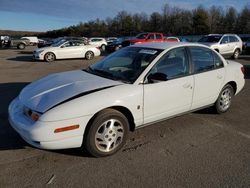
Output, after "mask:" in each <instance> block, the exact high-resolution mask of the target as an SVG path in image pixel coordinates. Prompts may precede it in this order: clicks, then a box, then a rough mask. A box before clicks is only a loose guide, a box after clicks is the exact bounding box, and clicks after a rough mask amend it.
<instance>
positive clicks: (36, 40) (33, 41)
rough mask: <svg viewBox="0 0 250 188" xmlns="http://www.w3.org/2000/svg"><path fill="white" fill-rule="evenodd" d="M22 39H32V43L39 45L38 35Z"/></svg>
mask: <svg viewBox="0 0 250 188" xmlns="http://www.w3.org/2000/svg"><path fill="white" fill-rule="evenodd" d="M21 39H27V40H29V41H30V45H34V46H35V45H37V44H38V42H39V40H38V38H37V37H34V36H33V37H22V38H21Z"/></svg>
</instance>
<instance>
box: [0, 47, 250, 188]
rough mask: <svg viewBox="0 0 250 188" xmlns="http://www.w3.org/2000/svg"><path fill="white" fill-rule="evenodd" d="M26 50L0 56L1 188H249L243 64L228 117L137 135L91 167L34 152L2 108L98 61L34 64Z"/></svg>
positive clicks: (248, 91)
mask: <svg viewBox="0 0 250 188" xmlns="http://www.w3.org/2000/svg"><path fill="white" fill-rule="evenodd" d="M33 50H34V48H33V47H29V48H27V49H26V50H23V51H20V50H16V49H3V50H0V126H1V129H0V187H10V186H11V187H44V186H45V185H46V184H51V185H53V186H56V187H73V186H74V187H249V186H250V178H249V177H250V147H249V146H250V115H249V112H250V105H249V104H250V80H249V79H250V56H241V57H240V59H239V60H238V61H239V62H240V63H242V64H243V65H244V66H245V68H246V71H247V72H246V85H245V88H244V90H243V91H242V92H241V93H240V94H239V95H238V96H236V97H235V98H234V99H233V104H232V107H231V109H230V110H229V112H227V113H225V114H222V115H217V114H213V112H212V111H211V110H209V109H207V110H202V111H199V112H195V113H190V114H187V115H184V116H180V117H177V118H174V119H170V120H167V121H163V122H161V123H157V124H154V125H151V126H148V127H145V128H142V129H139V130H137V131H135V132H133V133H131V134H130V137H129V139H128V142H127V144H126V145H125V147H124V148H123V149H122V150H121V151H120V152H118V153H117V154H115V155H113V156H111V157H106V158H98V159H96V158H92V157H90V156H89V155H88V154H86V153H85V152H84V151H81V150H80V149H70V150H60V151H45V150H39V149H36V148H33V147H31V146H29V145H28V144H26V143H25V142H24V141H23V140H22V139H21V138H20V137H19V135H18V134H17V133H16V132H15V131H14V130H13V129H12V128H11V127H10V125H9V123H8V114H7V108H8V104H9V103H10V101H11V100H12V99H13V98H15V97H16V96H17V95H18V93H19V92H20V90H21V89H22V88H23V87H24V86H25V85H26V84H28V83H30V82H32V81H34V80H36V79H38V78H41V77H43V76H46V75H48V74H50V73H55V72H62V71H68V70H75V69H83V68H86V67H87V66H88V65H89V64H92V63H94V62H96V61H97V60H98V59H100V58H102V56H101V57H96V58H94V59H93V60H91V61H87V60H83V59H77V60H60V61H56V62H53V63H45V62H35V61H33V60H32V51H33ZM152 100H153V99H152Z"/></svg>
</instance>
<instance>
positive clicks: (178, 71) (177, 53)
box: [150, 48, 189, 80]
mask: <svg viewBox="0 0 250 188" xmlns="http://www.w3.org/2000/svg"><path fill="white" fill-rule="evenodd" d="M154 73H163V74H164V75H165V76H166V78H167V80H170V79H173V78H176V77H180V76H184V75H187V74H188V73H189V63H188V58H187V54H186V50H185V48H176V49H173V50H171V51H169V52H167V53H166V54H165V55H164V56H163V57H162V58H161V59H160V60H159V61H158V62H157V63H156V65H155V66H154V67H153V68H152V69H151V71H150V74H154Z"/></svg>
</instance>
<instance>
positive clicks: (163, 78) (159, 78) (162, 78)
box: [148, 72, 168, 83]
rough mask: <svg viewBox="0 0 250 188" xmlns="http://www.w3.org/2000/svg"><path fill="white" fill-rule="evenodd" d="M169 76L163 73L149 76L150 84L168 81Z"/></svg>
mask: <svg viewBox="0 0 250 188" xmlns="http://www.w3.org/2000/svg"><path fill="white" fill-rule="evenodd" d="M167 80H168V79H167V75H166V74H164V73H161V72H156V73H154V74H150V75H148V83H158V82H164V81H167Z"/></svg>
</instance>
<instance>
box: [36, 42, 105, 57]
mask: <svg viewBox="0 0 250 188" xmlns="http://www.w3.org/2000/svg"><path fill="white" fill-rule="evenodd" d="M100 54H101V52H100V50H99V49H98V48H96V47H95V46H92V45H85V44H84V42H83V41H80V40H60V41H59V42H57V43H55V44H52V45H51V46H49V47H44V48H37V49H36V50H35V51H34V52H33V58H34V59H36V60H45V61H47V62H52V61H54V60H56V59H70V58H86V59H88V60H89V59H93V58H94V57H95V56H99V55H100Z"/></svg>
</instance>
